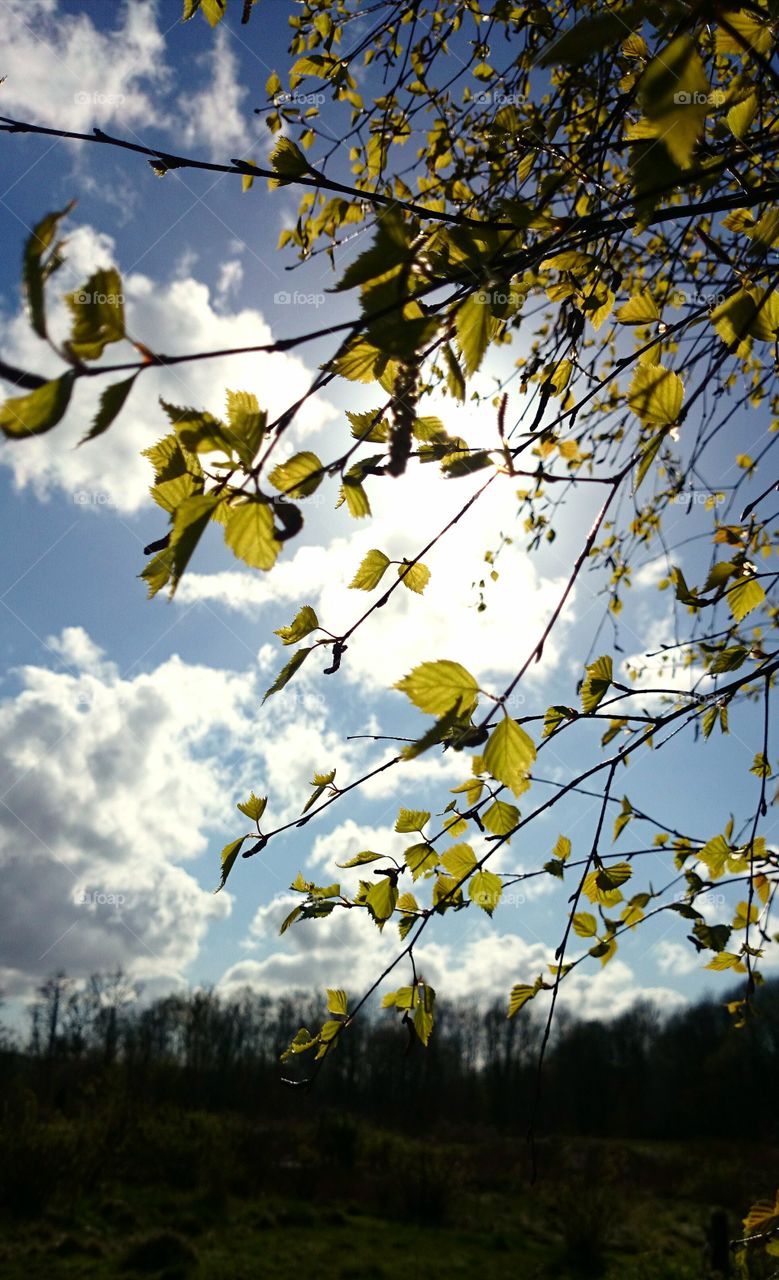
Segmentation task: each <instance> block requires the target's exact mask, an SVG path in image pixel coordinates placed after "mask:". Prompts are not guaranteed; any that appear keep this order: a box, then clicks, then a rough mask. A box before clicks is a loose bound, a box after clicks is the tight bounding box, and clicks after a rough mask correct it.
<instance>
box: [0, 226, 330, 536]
mask: <svg viewBox="0 0 779 1280" xmlns="http://www.w3.org/2000/svg"><path fill="white" fill-rule="evenodd" d="M67 255H68V256H67V262H66V266H65V268H63V270H62V271H61V272H59V273H58V275H57V276H56V277H55V283H53V284H52V287H51V289H50V299H51V301H50V310H51V322H50V330H51V332H52V334H53V335H54V336H55V338H57V339H64V338H65V337H66V336H67V334H68V332H69V326H70V318H69V315H68V314H66V311H65V307H64V304H62V303H61V302H60V301H59V298H60V295H61V294H62V293H64V292H66V291H67V290H72V289H76V288H78V287H79V286H80V285H83V283H84V281H85V280H86V279H87V277H88V275H89V273H90V272H91V271H93V270H94V269H95V268H96V267H104V266H109V265H110V264H111V263H112V262H113V263H114V264H115V265H117V266H118V267H119V268H120V269H121V263H118V262H116V253H115V246H114V242H113V241H112V240H111V238H110V237H109V236H106V235H103V234H100V233H97V232H95V231H94V230H93V229H92V228H91V227H85V226H82V227H78V228H76V229H75V230H74V231H73V232H71V233H69V235H68V249H67ZM123 288H124V297H125V315H126V322H127V326H128V329H129V330H130V331H131V332H132V333H133V335H134V336H137V337H138V338H140V339H142V340H143V341H144V342H146V344H147V345H148V346H149V347H151V348H152V349H156V350H158V351H163V352H166V353H184V352H186V351H208V350H214V349H216V350H222V349H232V348H234V347H243V346H249V345H254V344H257V345H260V344H264V343H268V342H271V341H272V335H271V331H270V328H269V327H268V325H267V324H266V322H265V320H264V319H263V317H262V315H261V314H260V313H259V312H258V311H255V310H254V309H251V308H244V309H242V310H240V311H237V312H229V311H228V310H227V309H226V308H223V310H222V311H221V312H217V311H216V310H215V309H214V304H213V300H212V298H211V296H210V294H209V290H208V288H207V286H206V285H205V284H203V283H202V282H200V281H199V280H197V279H195V278H193V277H192V276H191V275H183V276H179V277H178V278H176V279H174V280H171V281H168V282H167V283H157V282H154V281H153V280H151V279H150V278H149V277H148V276H145V275H143V274H141V273H140V272H129V273H127V274H126V275H124V276H123ZM0 339H2V345H3V353H4V356H5V358H6V359H7V360H8V361H9V363H11V364H14V365H18V366H20V367H22V368H25V369H32V370H35V371H36V372H39V373H42V374H47V373H48V374H51V375H52V376H53V375H55V374H58V373H60V372H61V371H62V364H61V361H59V360H58V358H57V357H56V356H55V355H54V354H53V353H52V352H51V351H50V350H49V348H48V347H46V346H44V344H43V343H41V342H40V341H39V340H38V339H37V338H36V337H35V335H34V334H33V333H32V332H31V330H30V328H29V323H28V321H27V318H26V315H25V314H23V312H22V311H19V312H18V313H17V314H16V315H15V316H14V317H13V318H11V319H10V320H8V321H5V322H3V320H2V318H0ZM134 356H135V353H134V351H133V350H132V348H131V347H129V345H128V344H124V343H121V344H117V345H116V346H115V347H113V348H110V349H109V350H108V351H107V352H106V356H105V362H110V363H115V362H117V361H123V360H132V359H133V358H134ZM118 380H119V379H118V377H117V378H114V379H105V380H102V379H96V378H90V379H82V381H81V382H80V383H79V384H78V385H77V386H76V389H75V391H74V395H73V400H72V403H71V406H70V408H69V410H68V413H67V415H66V417H65V419H64V420H63V422H62V424H60V426H58V427H57V429H56V431H55V432H54V433H53V434H52V435H50V436H47V437H41V438H36V439H28V440H23V441H11V442H6V443H4V444H3V445H2V446H0V460H1V461H2V462H4V463H5V465H6V466H8V467H9V468H10V469H11V471H12V472H13V476H14V480H15V482H16V485H17V487H19V488H25V487H28V486H29V487H31V488H32V489H33V490H34V491H35V493H36V495H37V496H38V497H39V498H45V497H47V496H48V495H49V494H51V493H53V492H56V491H57V490H60V491H62V492H64V493H65V494H66V496H67V497H68V498H70V499H71V500H73V501H74V502H75V503H76V504H80V505H83V506H85V507H92V508H94V507H97V506H101V505H102V506H110V507H114V508H116V509H117V510H118V511H120V512H132V511H136V510H137V509H138V508H139V507H141V506H142V505H144V503H150V499H149V495H148V489H149V483H150V481H151V479H152V474H151V469H150V466H149V463H148V461H147V460H146V459H144V458H142V457H141V456H140V452H141V450H142V449H145V448H147V447H148V446H149V445H150V444H153V443H154V442H155V441H156V440H157V439H159V438H160V436H162V435H164V434H165V433H166V429H168V422H167V418H166V417H165V415H164V413H163V411H162V409H161V408H160V405H159V401H158V397H162V398H163V399H164V400H166V401H168V402H170V403H172V404H178V405H194V406H196V407H198V408H204V409H208V410H210V411H211V412H212V413H215V414H217V415H222V414H223V413H224V392H225V388H226V387H231V388H236V389H240V390H243V391H253V392H255V394H256V395H257V396H258V399H259V401H260V404H261V405H262V406H263V407H264V408H267V409H268V411H269V413H270V415H271V418H273V417H274V416H275V415H277V414H278V413H280V412H281V411H282V410H283V409H284V408H286V407H287V405H288V404H289V401H290V398H294V397H295V396H298V395H301V394H302V393H303V391H304V390H305V389H306V388H307V386H308V384H309V381H310V375H309V373H308V371H307V370H306V367H305V365H304V364H303V362H302V361H301V360H300V359H298V358H297V357H296V356H292V355H283V354H278V355H262V354H260V355H246V356H232V357H229V358H225V359H214V360H204V361H199V362H195V363H192V364H190V365H183V366H179V367H177V368H173V369H165V370H157V369H153V370H150V371H149V372H144V373H143V374H142V375H141V376H140V378H139V379H138V382H137V383H136V385H135V387H134V388H133V391H132V393H131V395H130V398H129V399H128V401H127V402H126V404H125V407H124V409H123V410H122V413H121V416H120V417H119V418H118V419H117V421H116V423H115V424H114V426H113V427H112V429H111V430H110V431H108V432H107V433H106V434H105V436H102V437H101V438H100V439H98V440H95V441H90V442H89V444H87V445H85V446H84V447H83V448H75V446H76V445H77V444H78V442H79V441H80V440H81V438H82V437H83V435H84V434H85V432H86V430H87V428H88V426H89V424H90V422H91V421H92V418H93V417H94V415H95V413H96V411H97V406H98V401H99V397H100V394H101V392H102V390H103V389H104V387H105V385H107V384H109V383H110V381H118ZM333 416H334V410H333V409H332V408H331V407H330V406H329V405H328V404H327V402H326V401H323V400H321V399H319V398H315V399H312V400H309V401H308V402H307V403H306V405H305V406H304V407H303V409H302V410H301V412H300V414H299V415H298V418H297V419H296V422H295V426H294V430H293V433H292V434H293V437H294V438H295V439H298V440H301V439H304V438H305V437H306V436H308V435H310V434H312V433H313V432H316V431H317V430H319V429H320V428H321V427H322V426H323V425H324V424H325V423H326V422H328V421H330V420H331V419H332V417H333Z"/></svg>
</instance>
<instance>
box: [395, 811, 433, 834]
mask: <svg viewBox="0 0 779 1280" xmlns="http://www.w3.org/2000/svg"><path fill="white" fill-rule="evenodd" d="M429 821H430V814H429V813H428V811H427V810H424V809H403V808H401V810H400V813H399V814H398V820H397V822H396V823H395V830H396V831H400V832H403V833H404V834H406V833H408V832H409V831H421V830H422V828H423V827H424V825H425V823H426V822H429Z"/></svg>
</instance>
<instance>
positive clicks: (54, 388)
mask: <svg viewBox="0 0 779 1280" xmlns="http://www.w3.org/2000/svg"><path fill="white" fill-rule="evenodd" d="M75 377H76V375H75V373H74V372H73V370H68V372H67V373H63V375H62V377H61V378H55V379H54V381H53V382H44V384H43V386H42V387H36V388H35V390H34V391H30V392H29V394H28V395H26V396H16V397H14V399H12V400H6V401H5V403H4V404H2V405H0V430H1V431H2V432H3V434H4V435H6V436H8V437H9V438H10V439H12V440H21V439H23V438H24V437H25V436H40V435H43V434H44V432H46V431H51V429H52V427H56V425H57V423H58V422H59V421H60V419H61V418H62V416H63V414H64V413H65V410H66V409H67V407H68V404H69V403H70V396H71V393H72V391H73V382H74V380H75Z"/></svg>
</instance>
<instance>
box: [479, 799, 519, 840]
mask: <svg viewBox="0 0 779 1280" xmlns="http://www.w3.org/2000/svg"><path fill="white" fill-rule="evenodd" d="M482 822H483V823H484V825H485V827H486V828H487V830H488V831H491V832H492V833H493V835H496V836H505V835H507V834H508V832H509V831H513V829H514V827H515V826H516V825H517V823H518V822H519V809H518V808H517V807H516V805H513V804H506V802H505V800H493V802H492V804H491V805H490V807H489V809H487V811H486V813H483V814H482Z"/></svg>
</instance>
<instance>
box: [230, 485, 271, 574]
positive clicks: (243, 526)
mask: <svg viewBox="0 0 779 1280" xmlns="http://www.w3.org/2000/svg"><path fill="white" fill-rule="evenodd" d="M224 511H225V519H224V540H225V542H226V544H227V546H228V547H229V548H230V550H231V551H232V553H233V555H234V556H236V557H237V558H238V559H239V560H243V562H244V564H248V565H249V566H250V567H251V568H252V569H265V570H268V569H272V568H273V566H274V564H275V563H276V559H277V557H278V554H279V552H280V550H281V543H280V542H278V541H277V539H276V537H275V535H274V530H273V514H272V512H271V509H270V507H269V505H268V503H267V502H261V501H259V500H255V499H251V498H249V499H247V500H246V501H243V502H240V503H238V504H235V505H233V504H229V505H227V506H226V507H225V509H224Z"/></svg>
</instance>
